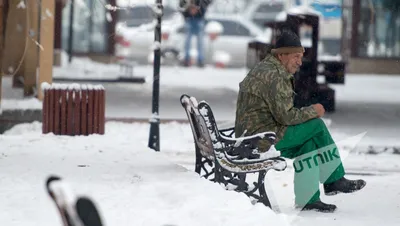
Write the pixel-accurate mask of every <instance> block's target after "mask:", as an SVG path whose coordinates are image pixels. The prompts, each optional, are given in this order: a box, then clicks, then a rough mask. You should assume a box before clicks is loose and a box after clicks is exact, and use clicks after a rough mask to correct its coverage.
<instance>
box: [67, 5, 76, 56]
mask: <svg viewBox="0 0 400 226" xmlns="http://www.w3.org/2000/svg"><path fill="white" fill-rule="evenodd" d="M74 5H75V1H74V0H71V8H70V10H69V37H68V62H69V63H71V61H72V51H73V49H72V48H73V47H72V45H73V39H74V11H75V9H74V8H75V7H74Z"/></svg>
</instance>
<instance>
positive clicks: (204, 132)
mask: <svg viewBox="0 0 400 226" xmlns="http://www.w3.org/2000/svg"><path fill="white" fill-rule="evenodd" d="M181 104H182V107H183V108H184V109H185V111H186V115H187V117H188V120H189V123H190V126H191V128H192V133H193V138H194V142H195V144H196V146H197V147H198V148H199V150H200V153H201V155H202V156H204V157H206V158H207V159H210V160H213V159H214V150H213V143H212V141H211V137H210V134H209V132H208V129H207V125H206V122H205V121H204V118H203V117H202V116H201V114H200V112H199V110H198V108H197V100H196V99H195V98H194V97H190V96H188V95H186V94H184V95H182V96H181Z"/></svg>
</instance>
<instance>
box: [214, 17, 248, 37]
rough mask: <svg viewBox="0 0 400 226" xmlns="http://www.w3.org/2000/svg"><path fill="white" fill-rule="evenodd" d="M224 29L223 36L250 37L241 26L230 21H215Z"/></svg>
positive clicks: (246, 30)
mask: <svg viewBox="0 0 400 226" xmlns="http://www.w3.org/2000/svg"><path fill="white" fill-rule="evenodd" d="M215 21H217V22H219V23H221V25H222V27H223V28H224V32H223V34H222V35H224V36H250V31H249V29H247V28H246V27H245V26H243V25H242V24H240V23H238V22H235V21H230V20H215Z"/></svg>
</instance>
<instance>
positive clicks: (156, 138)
mask: <svg viewBox="0 0 400 226" xmlns="http://www.w3.org/2000/svg"><path fill="white" fill-rule="evenodd" d="M153 11H154V12H155V15H156V18H157V24H156V27H155V29H154V42H155V43H154V45H155V48H154V62H153V97H152V115H151V119H150V135H149V145H148V146H149V148H151V149H153V150H155V151H160V118H159V102H160V101H159V96H160V64H161V50H160V44H161V17H162V14H163V5H162V0H156V6H155V8H154V9H153Z"/></svg>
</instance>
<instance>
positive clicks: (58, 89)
mask: <svg viewBox="0 0 400 226" xmlns="http://www.w3.org/2000/svg"><path fill="white" fill-rule="evenodd" d="M42 89H43V93H44V100H43V122H42V123H43V128H42V132H43V134H47V133H54V134H55V135H70V136H75V135H90V134H104V130H105V90H104V87H103V86H101V85H96V86H94V85H90V84H89V85H79V84H68V85H66V84H51V85H50V84H43V86H42Z"/></svg>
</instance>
